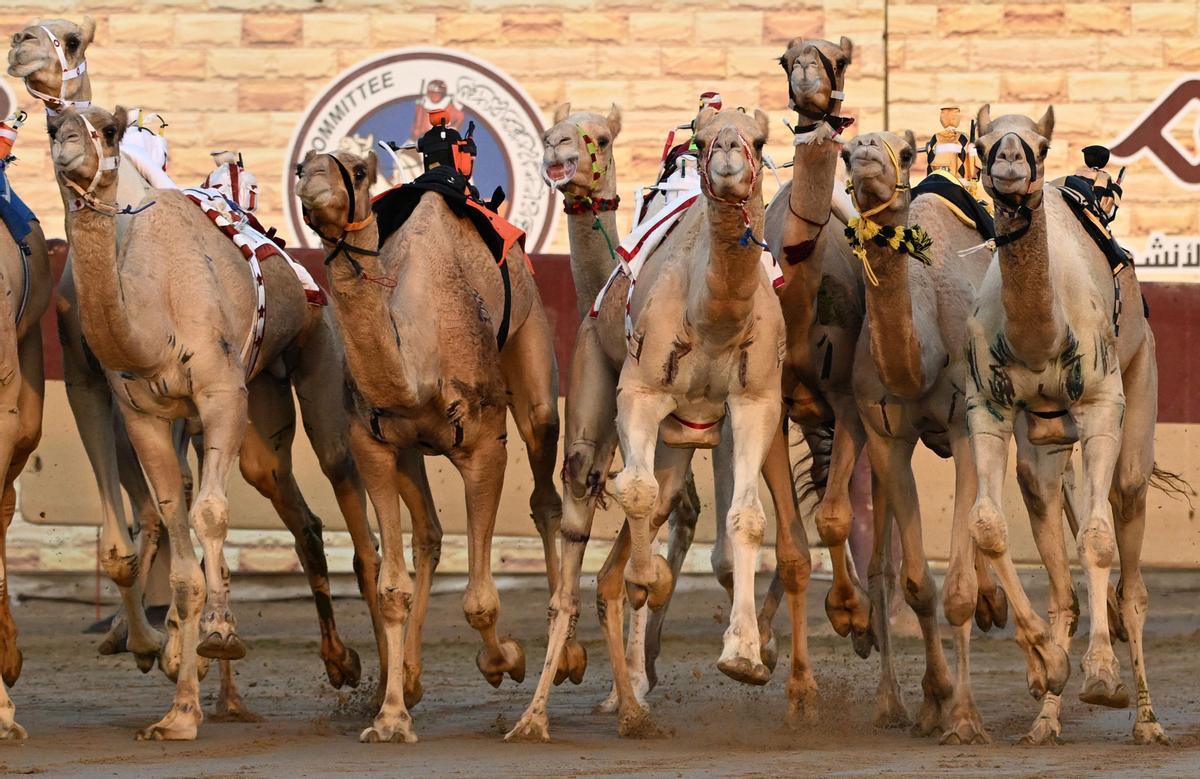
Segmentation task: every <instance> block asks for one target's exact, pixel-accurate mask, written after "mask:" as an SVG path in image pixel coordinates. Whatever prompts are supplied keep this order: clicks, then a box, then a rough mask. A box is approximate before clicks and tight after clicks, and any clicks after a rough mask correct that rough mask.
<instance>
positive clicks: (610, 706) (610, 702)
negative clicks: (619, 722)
mask: <svg viewBox="0 0 1200 779" xmlns="http://www.w3.org/2000/svg"><path fill="white" fill-rule="evenodd" d="M620 703H621V699H620V698H619V697H617V687H616V685H613V688H612V689H611V690H609V691H608V697H607V698H605V699H604V700H602V701H600V702H599V703H597V704H596V705H595V706H593V707H592V714H612V713H613V712H615V711H616V710H617V707H618V706H619V705H620Z"/></svg>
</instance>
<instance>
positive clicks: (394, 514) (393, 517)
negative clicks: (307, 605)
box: [350, 419, 417, 744]
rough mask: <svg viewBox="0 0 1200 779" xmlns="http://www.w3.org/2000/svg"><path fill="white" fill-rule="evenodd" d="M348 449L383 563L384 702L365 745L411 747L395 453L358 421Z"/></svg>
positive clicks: (362, 737)
mask: <svg viewBox="0 0 1200 779" xmlns="http://www.w3.org/2000/svg"><path fill="white" fill-rule="evenodd" d="M350 449H351V451H352V452H353V453H354V460H355V462H356V463H358V468H359V473H361V474H362V480H363V486H364V487H366V490H367V496H368V497H369V498H370V500H371V505H372V506H373V507H374V508H375V516H376V518H377V519H378V521H379V545H380V552H381V554H382V556H383V563H382V565H381V566H380V569H379V589H378V591H379V615H380V618H381V619H382V620H383V633H384V638H385V640H386V642H387V669H388V674H387V680H386V683H385V684H386V686H385V688H384V693H383V701H382V703H381V704H380V706H379V712H378V713H377V714H376V715H375V719H374V721H373V722H372V723H371V726H370V727H368V728H366V729H365V730H363V732H362V733H361V734H359V737H358V740H359V741H361V742H363V743H376V742H391V741H394V742H404V743H410V744H411V743H415V742H416V740H417V734H416V732H414V730H413V721H412V715H411V714H409V713H408V707H407V706H406V705H405V704H404V665H405V663H404V649H405V645H404V628H405V623H407V622H408V616H409V612H410V611H411V609H412V601H413V584H412V579H411V578H409V575H408V571H407V570H406V568H405V565H404V528H403V525H402V517H401V514H400V494H399V491H398V490H397V487H396V450H395V449H394V448H392V447H391V446H389V445H388V444H386V443H383V442H382V441H379V440H376V439H375V438H373V437H372V436H371V434H370V433H369V432H368V431H367V429H366V426H365V425H364V424H363V423H362V422H361V420H358V419H354V420H352V422H351V424H350Z"/></svg>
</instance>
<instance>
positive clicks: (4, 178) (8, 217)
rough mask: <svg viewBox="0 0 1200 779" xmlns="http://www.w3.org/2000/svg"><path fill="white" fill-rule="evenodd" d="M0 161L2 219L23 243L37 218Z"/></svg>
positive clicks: (0, 218) (0, 208)
mask: <svg viewBox="0 0 1200 779" xmlns="http://www.w3.org/2000/svg"><path fill="white" fill-rule="evenodd" d="M4 168H5V166H4V165H3V164H2V163H0V220H2V221H3V222H4V226H5V227H7V228H8V232H9V233H10V234H11V235H12V237H13V240H14V241H16V242H17V244H18V245H20V244H23V243H24V241H25V238H26V236H28V235H29V223H30V222H32V221H34V220H35V219H37V217H36V216H34V214H33V211H31V210H30V209H29V206H27V205H25V203H24V201H22V200H21V198H19V197H17V193H16V192H14V191H13V188H12V186H11V185H10V184H9V183H8V171H7V170H5V169H4Z"/></svg>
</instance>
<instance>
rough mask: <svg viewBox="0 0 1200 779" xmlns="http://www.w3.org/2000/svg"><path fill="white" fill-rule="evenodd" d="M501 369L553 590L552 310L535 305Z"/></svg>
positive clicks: (557, 498) (556, 519)
mask: <svg viewBox="0 0 1200 779" xmlns="http://www.w3.org/2000/svg"><path fill="white" fill-rule="evenodd" d="M500 370H501V372H502V373H503V374H504V380H505V383H506V384H507V385H508V392H509V401H508V406H509V409H510V410H511V411H512V416H513V421H515V422H516V425H517V431H518V432H519V433H520V435H521V440H522V441H524V442H525V450H526V452H528V454H529V468H530V470H531V471H532V472H533V494H532V495H530V497H529V509H530V511H531V512H532V514H533V524H534V525H535V526H536V527H537V531H538V535H539V536H541V538H542V550H543V553H544V554H545V557H546V578H547V580H548V582H549V585H550V594H551V595H553V594H554V592H555V590H556V589H557V588H558V574H559V560H558V528H559V526H560V525H561V524H562V515H563V502H562V496H561V495H560V494H559V492H558V488H557V487H556V486H555V484H554V476H555V473H554V466H555V463H556V462H557V460H558V365H557V364H556V363H555V360H554V338H553V335H552V333H551V331H550V324H549V322H547V321H546V312H545V311H543V310H542V308H541V307H540V306H534V307H533V309H532V310H531V311H530V314H529V317H528V318H526V320H525V321H524V322H523V323H522V324H521V327H520V328H519V329H518V330H517V332H515V333H513V335H512V337H511V338H509V339H508V342H507V343H506V344H505V345H504V351H503V352H501V354H500Z"/></svg>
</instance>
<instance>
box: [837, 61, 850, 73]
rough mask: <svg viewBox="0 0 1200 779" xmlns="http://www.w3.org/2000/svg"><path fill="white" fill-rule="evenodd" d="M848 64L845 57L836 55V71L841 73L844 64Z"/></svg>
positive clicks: (844, 66) (844, 67)
mask: <svg viewBox="0 0 1200 779" xmlns="http://www.w3.org/2000/svg"><path fill="white" fill-rule="evenodd" d="M848 64H849V63H848V62H846V60H845V58H843V57H838V61H837V65H836V68H837V72H838V73H841V72H842V71H843V70H845V69H846V65H848Z"/></svg>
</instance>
